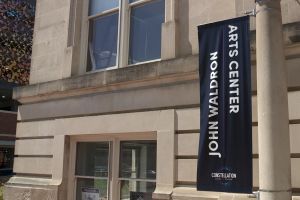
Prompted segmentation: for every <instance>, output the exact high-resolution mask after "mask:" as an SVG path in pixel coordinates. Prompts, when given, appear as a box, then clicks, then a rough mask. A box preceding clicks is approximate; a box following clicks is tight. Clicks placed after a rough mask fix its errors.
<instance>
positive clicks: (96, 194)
mask: <svg viewBox="0 0 300 200" xmlns="http://www.w3.org/2000/svg"><path fill="white" fill-rule="evenodd" d="M81 195H82V197H81V198H82V200H99V199H100V190H99V189H96V188H82V189H81Z"/></svg>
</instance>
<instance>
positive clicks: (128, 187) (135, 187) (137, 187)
mask: <svg viewBox="0 0 300 200" xmlns="http://www.w3.org/2000/svg"><path fill="white" fill-rule="evenodd" d="M155 185H156V184H155V183H153V182H144V181H133V180H132V181H131V180H130V181H127V180H126V181H125V180H122V181H121V192H120V193H121V195H120V197H121V198H120V199H122V200H123V199H124V200H125V199H128V200H129V199H132V198H130V196H133V195H135V196H137V195H142V196H143V197H141V199H144V200H148V199H149V200H150V199H152V193H153V192H154V190H155ZM136 192H138V193H136ZM139 193H142V194H139ZM134 199H138V198H134Z"/></svg>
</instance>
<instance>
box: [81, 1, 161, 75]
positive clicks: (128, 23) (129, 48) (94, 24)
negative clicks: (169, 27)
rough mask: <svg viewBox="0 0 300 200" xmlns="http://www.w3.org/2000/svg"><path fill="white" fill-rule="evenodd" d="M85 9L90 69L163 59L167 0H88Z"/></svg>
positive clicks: (85, 54) (86, 55) (85, 53)
mask: <svg viewBox="0 0 300 200" xmlns="http://www.w3.org/2000/svg"><path fill="white" fill-rule="evenodd" d="M85 13H86V15H87V16H88V17H87V19H86V18H84V20H83V22H84V24H83V29H84V30H83V33H84V34H83V36H85V39H84V40H83V41H85V42H84V45H85V47H84V48H82V49H83V52H82V55H83V56H82V58H83V59H82V60H83V62H82V64H84V65H85V66H87V71H93V70H103V69H110V68H118V67H124V66H127V65H132V64H137V63H142V62H147V61H153V60H157V59H160V57H161V29H162V23H164V20H165V0H89V1H88V5H86V12H85ZM85 19H86V20H85Z"/></svg>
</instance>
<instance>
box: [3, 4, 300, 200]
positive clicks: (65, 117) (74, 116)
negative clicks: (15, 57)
mask: <svg viewBox="0 0 300 200" xmlns="http://www.w3.org/2000/svg"><path fill="white" fill-rule="evenodd" d="M97 2H98V3H99V2H100V4H98V3H97ZM101 2H104V3H103V4H101ZM105 2H106V3H105ZM107 2H108V1H104V0H103V1H93V0H90V1H87V0H37V4H36V18H35V28H34V38H33V48H32V63H31V75H30V84H29V85H28V86H24V87H19V88H17V89H15V90H14V98H15V99H16V100H18V101H19V102H20V103H21V104H22V105H21V106H20V107H19V110H18V124H17V140H16V150H15V162H14V173H15V175H14V177H12V178H11V179H10V180H9V182H8V183H7V184H6V187H5V199H6V200H19V199H20V200H21V199H22V200H23V199H26V200H27V199H31V200H43V199H45V200H46V199H47V200H50V199H51V200H52V199H59V200H75V199H76V200H79V199H82V198H83V195H85V193H90V194H93V192H92V191H90V192H87V189H89V188H96V189H98V190H97V192H98V193H99V192H100V199H111V200H116V199H129V198H130V195H134V194H137V193H135V192H147V194H150V195H151V196H152V197H153V198H154V199H175V200H183V199H203V200H204V199H205V200H207V199H215V200H217V199H224V200H225V199H255V197H254V196H253V195H238V194H223V193H217V192H199V191H196V189H195V186H196V164H197V151H198V140H199V134H200V119H199V117H200V110H199V77H198V53H199V52H198V39H197V28H196V27H197V25H200V24H205V23H210V22H215V21H219V20H224V19H229V18H234V17H238V16H242V15H244V13H245V12H246V11H249V10H252V9H253V8H254V7H255V3H254V1H253V0H140V1H136V0H129V1H128V2H127V1H125V0H121V1H110V3H107ZM281 8H282V16H283V36H284V43H285V58H286V69H287V75H288V82H287V84H288V102H289V128H290V142H291V149H290V150H291V175H292V176H291V177H292V192H293V198H294V199H300V197H299V195H300V173H299V169H300V147H299V142H300V79H299V75H300V12H299V10H300V5H299V4H298V3H297V1H295V0H282V2H281ZM157 24H158V25H157ZM106 27H107V28H106ZM255 35H256V34H255V18H254V17H253V18H251V50H252V51H251V53H252V56H251V57H252V58H251V62H252V90H253V97H252V102H253V105H252V113H253V119H252V120H253V174H254V175H253V184H254V190H258V188H259V177H258V164H259V153H258V131H257V125H258V123H259V122H258V120H257V95H256V94H257V93H256V59H255V57H256V55H255V52H256V50H255V49H256V48H255ZM157 52H160V53H159V54H157ZM260 134H263V133H260ZM287 136H288V133H287ZM86 195H87V194H86Z"/></svg>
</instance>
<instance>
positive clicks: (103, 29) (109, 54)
mask: <svg viewBox="0 0 300 200" xmlns="http://www.w3.org/2000/svg"><path fill="white" fill-rule="evenodd" d="M118 16H119V14H118V13H114V14H111V15H107V16H103V17H99V18H96V19H92V20H91V21H90V38H89V49H88V71H90V70H97V69H105V68H107V67H112V66H115V65H116V58H117V40H118Z"/></svg>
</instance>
